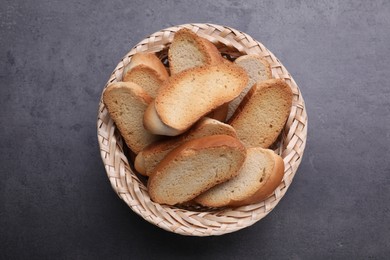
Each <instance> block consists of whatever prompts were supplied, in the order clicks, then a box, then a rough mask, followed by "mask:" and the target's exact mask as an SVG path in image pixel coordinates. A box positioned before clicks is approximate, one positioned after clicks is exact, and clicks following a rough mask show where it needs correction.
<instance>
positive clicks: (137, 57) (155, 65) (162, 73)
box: [123, 52, 169, 81]
mask: <svg viewBox="0 0 390 260" xmlns="http://www.w3.org/2000/svg"><path fill="white" fill-rule="evenodd" d="M138 65H144V66H146V67H149V68H152V69H154V70H155V71H156V72H157V73H158V75H159V77H160V78H162V79H167V78H168V77H169V74H168V71H167V69H166V68H165V66H164V64H163V63H162V62H161V60H160V59H159V58H158V57H157V56H156V54H154V53H142V52H139V53H136V54H134V55H133V56H132V57H131V60H130V63H129V64H127V66H126V67H125V68H124V69H123V81H126V80H125V77H126V74H127V72H129V71H130V70H132V69H133V68H134V67H136V66H138Z"/></svg>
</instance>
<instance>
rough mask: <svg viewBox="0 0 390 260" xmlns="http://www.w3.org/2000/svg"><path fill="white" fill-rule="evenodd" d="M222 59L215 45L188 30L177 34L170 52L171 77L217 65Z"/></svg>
mask: <svg viewBox="0 0 390 260" xmlns="http://www.w3.org/2000/svg"><path fill="white" fill-rule="evenodd" d="M221 59H222V56H221V54H220V52H219V51H218V49H217V48H216V47H215V46H214V44H212V43H211V42H210V41H208V40H206V39H205V38H202V37H200V36H198V35H197V34H196V33H194V32H192V31H191V30H189V29H187V28H184V29H181V30H179V31H177V32H176V33H175V36H174V38H173V41H172V44H171V46H170V48H169V51H168V60H169V67H170V71H171V75H173V74H176V73H179V72H181V71H183V70H186V69H189V68H194V67H199V66H204V65H212V64H216V63H219V62H220V61H221Z"/></svg>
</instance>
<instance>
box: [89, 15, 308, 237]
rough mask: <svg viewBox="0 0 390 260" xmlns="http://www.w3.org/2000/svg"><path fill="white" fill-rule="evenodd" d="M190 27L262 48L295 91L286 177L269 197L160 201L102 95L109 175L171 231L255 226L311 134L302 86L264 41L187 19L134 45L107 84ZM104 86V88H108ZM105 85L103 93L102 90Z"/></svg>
mask: <svg viewBox="0 0 390 260" xmlns="http://www.w3.org/2000/svg"><path fill="white" fill-rule="evenodd" d="M181 28H188V29H191V30H192V31H194V32H195V33H197V34H198V35H200V36H202V37H204V38H207V39H208V40H210V41H211V42H213V43H214V44H216V45H217V47H218V48H219V49H220V50H221V51H222V52H224V48H226V50H229V54H230V55H232V56H233V57H234V56H236V57H238V56H240V55H244V54H258V55H260V56H261V57H263V58H265V59H267V60H268V61H269V62H270V64H271V68H272V76H273V77H274V78H281V79H283V80H284V81H285V82H286V83H287V84H288V85H289V86H290V87H291V89H292V91H293V94H294V99H293V105H292V109H291V113H290V115H289V118H288V120H287V123H286V126H285V128H284V131H283V134H282V139H281V143H280V145H279V147H277V149H276V150H275V151H276V152H277V153H278V154H280V155H281V156H282V158H283V161H284V165H285V172H284V177H283V181H282V183H281V184H280V185H279V187H278V188H277V189H276V190H275V191H274V192H273V194H272V195H270V196H269V197H268V198H267V199H265V200H264V201H262V202H260V203H257V204H251V205H247V206H242V207H238V208H223V209H217V210H206V211H195V210H189V209H183V208H179V207H175V206H168V205H159V204H157V203H154V202H153V201H151V200H150V197H149V195H148V192H147V189H146V187H145V185H144V184H143V182H142V180H140V179H139V178H138V176H137V174H136V173H135V171H134V170H133V169H134V168H133V164H132V163H129V159H128V158H127V157H126V155H125V153H124V147H123V141H122V138H121V137H120V135H119V134H118V133H117V131H115V125H114V123H113V121H112V119H111V118H110V117H109V115H108V112H107V109H106V108H105V106H104V104H103V102H102V96H101V98H100V103H99V110H98V118H97V135H98V141H99V147H100V153H101V158H102V160H103V163H104V166H105V169H106V173H107V176H108V178H109V180H110V183H111V186H112V188H113V189H114V191H115V192H116V193H117V194H118V196H119V197H120V198H121V199H122V200H124V202H125V203H126V204H127V205H128V206H129V207H130V208H131V209H132V210H133V211H134V212H135V213H137V214H138V215H140V216H141V217H143V218H144V219H145V220H146V221H148V222H150V223H152V224H154V225H156V226H158V227H160V228H162V229H165V230H167V231H170V232H174V233H177V234H181V235H191V236H210V235H222V234H226V233H230V232H234V231H237V230H240V229H242V228H245V227H248V226H251V225H252V224H254V223H256V222H257V221H259V220H261V219H262V218H264V217H265V216H266V215H267V214H268V213H269V212H271V211H272V209H273V208H274V207H275V206H276V205H277V204H278V203H279V201H280V200H281V198H282V197H283V196H284V195H285V193H286V191H287V189H288V187H289V186H290V185H291V183H292V180H293V178H294V176H295V173H296V171H297V169H298V166H299V164H300V162H301V160H302V156H303V153H304V149H305V145H306V138H307V113H306V108H305V103H304V100H303V97H302V94H301V92H300V90H299V87H298V86H297V84H296V83H295V81H294V79H293V78H292V77H291V75H290V74H289V73H288V71H287V69H286V68H285V67H284V66H283V65H282V64H281V62H280V61H279V60H278V59H277V58H276V57H275V55H274V54H273V53H272V52H270V51H269V50H268V49H267V48H266V47H265V46H264V45H263V44H262V43H260V42H258V41H256V40H254V39H253V38H252V37H251V36H249V35H248V34H246V33H244V32H241V31H239V30H236V29H233V28H231V27H228V26H222V25H216V24H201V23H193V24H182V25H177V26H173V27H169V28H166V29H163V30H160V31H158V32H156V33H153V34H151V35H150V36H148V37H146V38H145V39H143V40H142V41H141V42H139V43H138V44H137V45H135V46H134V47H133V48H132V49H131V50H130V51H129V52H128V53H127V54H126V55H125V56H124V57H123V58H122V60H121V61H120V62H119V63H118V65H117V66H116V68H115V69H114V71H113V72H112V74H111V76H110V78H109V80H108V82H107V84H106V85H105V87H104V89H105V88H106V87H107V85H108V84H110V83H112V82H115V81H120V80H122V72H123V68H124V67H125V66H126V65H127V64H129V62H130V60H131V57H132V56H133V55H134V54H135V53H138V52H155V53H161V52H162V51H164V50H166V48H167V47H168V46H169V44H170V42H171V41H172V39H173V35H174V34H175V32H176V31H178V30H180V29H181ZM104 89H103V91H104ZM103 91H102V93H103Z"/></svg>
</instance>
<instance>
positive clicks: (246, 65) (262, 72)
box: [227, 54, 272, 120]
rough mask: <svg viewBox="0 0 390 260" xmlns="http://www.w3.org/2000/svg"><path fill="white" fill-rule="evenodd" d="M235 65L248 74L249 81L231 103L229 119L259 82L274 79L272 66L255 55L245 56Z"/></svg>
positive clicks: (237, 60)
mask: <svg viewBox="0 0 390 260" xmlns="http://www.w3.org/2000/svg"><path fill="white" fill-rule="evenodd" d="M234 63H235V64H237V65H238V66H240V67H242V68H243V69H244V70H245V71H246V73H247V74H248V77H249V80H248V84H247V85H246V87H245V88H244V89H243V91H242V92H241V93H240V95H239V96H238V97H236V98H235V99H233V100H232V101H231V102H230V103H229V109H228V114H227V119H228V120H229V119H230V117H231V116H232V115H233V113H234V111H235V110H236V109H237V107H238V106H239V105H240V103H241V101H242V100H243V99H244V97H245V95H246V94H247V93H248V91H249V90H250V89H251V88H252V87H253V85H254V84H256V83H257V82H261V81H264V80H267V79H271V78H272V71H271V65H270V64H269V63H268V62H267V61H266V60H265V59H263V58H261V57H260V56H258V55H255V54H248V55H243V56H241V57H239V58H237V59H236V60H235V61H234Z"/></svg>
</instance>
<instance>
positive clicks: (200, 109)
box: [144, 62, 248, 135]
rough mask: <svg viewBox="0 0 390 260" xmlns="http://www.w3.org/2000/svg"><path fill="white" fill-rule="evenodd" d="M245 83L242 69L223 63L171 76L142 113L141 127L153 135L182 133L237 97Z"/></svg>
mask: <svg viewBox="0 0 390 260" xmlns="http://www.w3.org/2000/svg"><path fill="white" fill-rule="evenodd" d="M247 82H248V76H247V75H246V73H245V71H244V70H243V69H242V68H240V67H239V66H237V65H234V64H228V63H224V62H223V63H219V64H218V65H212V66H203V67H197V68H193V69H188V70H186V71H183V72H181V73H179V74H175V75H173V76H171V77H170V78H169V79H168V80H167V81H166V82H165V83H164V85H163V86H162V87H161V88H160V91H159V93H158V95H157V97H156V99H155V100H154V104H151V105H150V107H151V108H150V109H149V108H148V110H147V111H146V113H145V116H144V125H145V127H146V129H148V130H149V131H150V132H151V133H154V134H160V135H178V134H180V133H183V132H185V131H186V130H187V129H188V128H189V127H191V125H193V124H194V123H195V122H196V121H198V120H199V119H200V118H201V117H203V116H204V115H206V114H207V113H209V112H210V111H212V110H214V109H216V108H217V107H219V106H221V105H223V104H224V103H226V102H228V101H230V100H232V99H233V98H235V97H237V96H238V95H239V94H240V93H241V91H242V89H243V88H244V87H245V86H246V84H247Z"/></svg>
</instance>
